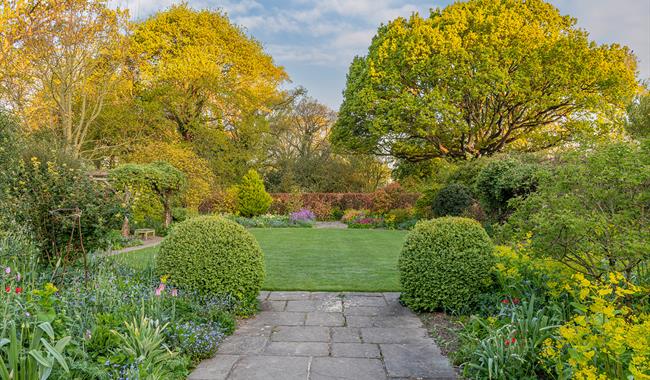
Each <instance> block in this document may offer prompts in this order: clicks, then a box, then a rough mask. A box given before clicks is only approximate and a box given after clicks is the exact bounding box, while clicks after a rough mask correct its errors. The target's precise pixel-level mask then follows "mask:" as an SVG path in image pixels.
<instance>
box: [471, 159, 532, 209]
mask: <svg viewBox="0 0 650 380" xmlns="http://www.w3.org/2000/svg"><path fill="white" fill-rule="evenodd" d="M537 170H538V168H537V167H536V165H533V164H529V163H525V162H522V161H520V160H518V159H515V158H502V159H494V160H492V161H490V162H489V163H488V164H487V165H486V166H485V167H484V168H483V169H482V170H481V171H480V172H479V174H478V177H477V178H476V192H477V194H478V197H479V198H480V200H481V204H482V206H483V208H484V209H485V211H487V212H488V213H490V214H491V215H492V216H493V217H494V218H496V219H499V220H503V219H504V218H505V217H506V216H507V215H508V214H509V213H510V212H511V210H510V207H509V206H508V202H509V201H510V200H511V199H513V198H515V197H522V196H526V195H527V194H529V193H531V192H533V191H534V190H535V187H536V185H537Z"/></svg>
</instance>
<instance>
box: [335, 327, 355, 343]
mask: <svg viewBox="0 0 650 380" xmlns="http://www.w3.org/2000/svg"><path fill="white" fill-rule="evenodd" d="M332 342H334V343H361V332H360V331H359V329H358V328H356V327H332Z"/></svg>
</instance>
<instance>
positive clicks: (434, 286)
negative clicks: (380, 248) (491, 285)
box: [399, 217, 494, 310]
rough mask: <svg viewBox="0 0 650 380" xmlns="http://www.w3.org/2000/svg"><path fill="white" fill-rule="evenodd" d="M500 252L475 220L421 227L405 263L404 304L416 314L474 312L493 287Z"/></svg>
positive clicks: (414, 233)
mask: <svg viewBox="0 0 650 380" xmlns="http://www.w3.org/2000/svg"><path fill="white" fill-rule="evenodd" d="M493 249H494V247H493V245H492V241H491V240H490V237H489V236H488V235H487V233H486V232H485V230H484V229H483V227H481V225H480V224H479V223H478V222H477V221H475V220H473V219H468V218H460V217H444V218H438V219H433V220H427V221H422V222H419V223H418V224H417V225H416V226H415V228H414V229H413V230H412V231H411V232H410V233H409V234H408V235H407V237H406V241H405V242H404V246H403V248H402V253H401V255H400V258H399V271H400V283H401V285H402V300H403V301H404V302H405V303H406V304H407V305H408V306H409V307H411V308H413V309H416V310H435V309H439V308H445V309H450V310H462V309H465V308H468V307H470V306H471V305H472V304H473V302H474V301H475V300H476V296H477V295H478V293H479V291H480V290H481V288H482V287H484V286H485V285H487V284H488V282H489V276H490V268H492V266H493V264H494V257H493V255H492V251H493Z"/></svg>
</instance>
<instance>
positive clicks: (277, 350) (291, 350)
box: [264, 342, 330, 356]
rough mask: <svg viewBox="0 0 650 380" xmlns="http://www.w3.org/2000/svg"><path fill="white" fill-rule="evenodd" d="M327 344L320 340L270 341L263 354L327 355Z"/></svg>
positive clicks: (328, 349) (328, 350)
mask: <svg viewBox="0 0 650 380" xmlns="http://www.w3.org/2000/svg"><path fill="white" fill-rule="evenodd" d="M329 352H330V348H329V344H327V343H321V342H271V343H269V344H268V346H266V348H265V349H264V355H280V356H329Z"/></svg>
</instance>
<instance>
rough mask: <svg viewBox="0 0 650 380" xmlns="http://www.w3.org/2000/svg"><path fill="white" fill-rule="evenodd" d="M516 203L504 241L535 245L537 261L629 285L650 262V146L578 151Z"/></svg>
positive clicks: (628, 145)
mask: <svg viewBox="0 0 650 380" xmlns="http://www.w3.org/2000/svg"><path fill="white" fill-rule="evenodd" d="M559 159H560V160H561V165H559V166H557V167H556V168H555V170H553V171H552V172H551V173H550V174H548V175H545V176H543V177H542V178H540V181H539V185H538V188H537V191H536V192H535V193H533V194H531V195H529V196H528V197H527V198H526V199H525V200H521V201H519V202H517V204H516V212H515V213H514V214H513V215H512V216H511V218H510V220H509V222H508V225H507V226H506V228H505V230H504V237H505V238H508V237H510V238H513V239H514V240H518V241H524V240H527V239H530V245H531V251H532V254H534V255H537V256H539V257H546V258H552V259H555V260H557V261H560V262H562V263H564V264H565V265H567V266H568V267H570V268H572V269H573V270H575V271H578V272H581V273H583V274H585V275H587V276H588V277H590V278H591V279H599V280H601V281H602V280H606V278H605V277H604V276H605V275H606V274H607V273H609V272H611V271H618V272H622V273H624V274H625V275H626V277H627V278H632V275H633V273H634V271H635V269H636V268H637V266H638V265H640V264H642V263H643V262H647V261H648V259H650V212H648V209H649V205H650V203H649V201H650V190H649V189H650V143H646V144H645V145H638V144H636V143H614V144H609V145H604V146H600V147H599V148H598V149H593V150H592V149H590V150H582V149H581V150H578V151H575V152H571V153H568V154H566V155H563V156H561V157H560V158H559Z"/></svg>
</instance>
